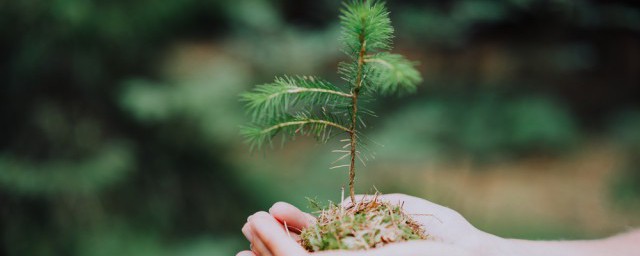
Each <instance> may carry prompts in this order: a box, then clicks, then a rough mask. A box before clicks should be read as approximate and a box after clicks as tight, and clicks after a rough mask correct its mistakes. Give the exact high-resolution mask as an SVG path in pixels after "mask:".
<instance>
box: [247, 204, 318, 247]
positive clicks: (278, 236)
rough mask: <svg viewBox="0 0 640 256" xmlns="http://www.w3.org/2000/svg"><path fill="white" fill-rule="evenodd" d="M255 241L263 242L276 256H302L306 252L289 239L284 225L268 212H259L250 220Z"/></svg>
mask: <svg viewBox="0 0 640 256" xmlns="http://www.w3.org/2000/svg"><path fill="white" fill-rule="evenodd" d="M249 224H250V226H251V230H253V235H254V237H253V240H254V241H261V242H262V243H263V244H264V245H265V247H266V248H267V249H268V250H269V251H270V252H271V254H273V255H275V256H300V255H305V254H306V252H305V250H304V249H302V247H301V246H300V245H299V244H297V243H296V242H295V241H294V240H293V239H291V238H289V236H288V235H287V233H286V232H285V230H284V229H283V228H282V225H280V223H279V222H278V221H277V220H276V219H275V218H274V217H273V216H271V215H269V214H268V213H266V212H258V213H256V214H254V215H253V216H251V217H250V218H249Z"/></svg>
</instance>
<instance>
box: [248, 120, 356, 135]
mask: <svg viewBox="0 0 640 256" xmlns="http://www.w3.org/2000/svg"><path fill="white" fill-rule="evenodd" d="M313 123H317V124H324V125H329V126H333V127H335V128H338V129H340V130H343V131H345V132H351V130H350V129H349V128H347V127H344V126H342V125H339V124H336V123H334V122H330V121H326V120H317V119H308V120H302V121H289V122H284V123H279V124H276V125H274V126H271V127H269V128H266V129H263V130H262V131H261V133H263V134H264V133H270V132H271V131H273V130H277V129H280V128H283V127H287V126H293V125H300V126H303V125H305V124H313Z"/></svg>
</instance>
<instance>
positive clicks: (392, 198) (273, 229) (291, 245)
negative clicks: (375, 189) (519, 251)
mask: <svg viewBox="0 0 640 256" xmlns="http://www.w3.org/2000/svg"><path fill="white" fill-rule="evenodd" d="M362 197H363V196H358V200H360V199H362ZM379 200H383V201H387V202H389V203H392V204H402V205H403V208H404V210H405V212H406V213H407V214H410V215H413V217H414V219H415V220H416V221H417V222H418V223H420V224H422V225H423V227H424V228H425V230H426V232H427V233H428V235H429V236H430V237H431V239H430V240H426V241H411V242H405V243H395V244H390V245H387V246H384V247H382V248H379V249H374V250H368V251H359V252H345V251H329V252H319V253H313V254H310V253H307V252H306V251H305V250H304V249H303V248H302V247H301V246H300V245H299V244H298V242H297V240H299V233H300V230H301V229H303V228H305V227H307V226H309V225H311V224H313V223H314V221H315V218H313V217H312V216H310V215H308V214H306V213H304V212H302V211H300V210H299V209H298V208H296V207H294V206H292V205H290V204H287V203H276V204H274V205H273V207H271V209H270V210H269V212H270V214H268V213H266V212H258V213H256V214H254V215H252V216H250V217H249V219H248V221H247V224H245V226H244V227H243V228H242V232H243V233H244V234H245V236H246V237H247V239H248V240H249V241H250V242H251V245H252V251H243V252H240V253H238V256H302V255H313V256H320V255H324V256H330V255H345V256H365V255H391V254H392V255H398V256H411V255H426V256H428V255H459V256H463V255H483V254H490V253H489V252H488V249H490V248H493V247H492V246H490V244H492V243H498V242H499V240H500V239H499V238H498V237H495V236H493V235H490V234H487V233H485V232H482V231H480V230H478V229H476V228H475V227H473V226H472V225H471V224H470V223H469V222H468V221H467V220H466V219H464V217H462V215H460V214H459V213H457V212H456V211H454V210H451V209H449V208H446V207H443V206H440V205H437V204H434V203H431V202H429V201H427V200H424V199H420V198H417V197H412V196H407V195H402V194H389V195H382V196H379ZM349 203H350V202H349V201H347V202H345V204H349ZM285 224H286V226H287V229H285Z"/></svg>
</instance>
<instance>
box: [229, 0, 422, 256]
mask: <svg viewBox="0 0 640 256" xmlns="http://www.w3.org/2000/svg"><path fill="white" fill-rule="evenodd" d="M340 21H341V25H342V38H341V40H342V42H343V46H342V51H343V52H344V53H345V54H346V55H347V56H348V59H347V60H346V61H344V62H341V63H339V65H338V73H339V74H340V76H341V77H342V79H343V80H344V81H345V84H344V85H341V86H336V85H334V84H332V83H330V82H328V81H326V80H323V79H321V78H318V77H314V76H283V77H276V79H275V81H274V82H273V83H269V84H263V85H258V86H257V87H256V88H255V89H254V90H253V91H251V92H247V93H244V94H242V96H241V98H242V100H243V101H244V102H246V108H247V110H248V112H249V113H250V115H251V118H252V124H251V125H249V126H246V127H244V128H243V129H242V134H243V135H244V136H245V137H246V138H247V140H248V142H249V143H250V144H251V148H252V149H253V148H261V147H263V146H265V144H269V145H271V144H272V143H273V141H272V140H273V138H274V137H275V136H276V135H277V134H282V137H281V138H282V142H283V143H284V141H285V140H286V139H287V138H294V137H295V136H299V135H311V136H314V137H316V138H317V139H318V140H319V141H321V142H326V141H327V140H329V139H331V138H333V137H335V136H344V137H343V138H342V139H341V140H340V141H342V142H345V143H346V144H345V145H344V147H342V148H341V149H338V150H334V152H339V153H341V154H342V155H341V156H340V157H339V158H338V159H337V160H336V161H335V162H334V163H338V164H336V165H335V166H333V167H331V169H336V168H348V170H349V196H350V198H351V202H352V203H351V205H350V206H344V205H337V204H330V205H329V206H328V207H327V208H325V209H323V210H321V211H319V213H320V214H319V217H318V221H317V222H316V224H315V225H312V226H310V227H306V228H305V229H304V230H301V233H300V238H301V241H300V244H301V245H302V246H303V247H304V248H305V249H307V250H308V251H311V252H313V251H323V250H334V249H346V250H363V249H364V250H366V249H371V248H377V247H380V246H383V245H385V244H387V243H392V242H400V241H407V240H415V239H427V238H428V236H427V235H426V233H425V231H424V230H423V229H422V227H421V226H420V225H418V224H417V223H416V222H415V221H414V220H413V219H412V218H411V216H410V215H409V214H406V213H405V212H404V211H403V209H402V207H401V206H398V205H393V204H391V203H389V202H382V201H380V200H378V199H377V196H375V197H374V198H373V199H366V198H365V199H362V200H361V201H356V199H355V191H354V181H355V175H356V159H359V161H362V163H363V164H364V161H363V160H362V159H363V158H364V159H367V158H368V157H367V156H366V155H364V156H363V154H362V152H366V151H367V150H366V149H365V145H366V143H365V142H366V141H364V139H365V138H366V137H365V136H363V135H362V133H361V129H363V128H364V127H365V123H364V121H363V119H362V118H361V116H362V115H374V114H373V112H372V111H370V110H368V109H365V108H363V106H361V105H362V104H361V103H362V102H363V101H364V100H372V99H374V98H375V96H379V95H393V94H404V93H410V92H413V91H415V89H416V85H417V84H418V83H420V82H421V81H422V78H421V77H420V73H418V71H417V70H416V69H415V68H414V66H415V63H414V62H411V61H409V60H407V59H406V58H404V57H403V56H402V55H398V54H392V53H389V52H388V51H389V50H390V49H391V39H392V37H393V27H391V21H390V20H389V12H388V11H387V9H386V8H385V5H384V3H383V2H381V1H364V0H352V1H350V2H347V3H345V4H344V7H343V9H342V11H341V15H340ZM340 161H348V163H346V164H340V163H339V162H340ZM376 195H377V194H376Z"/></svg>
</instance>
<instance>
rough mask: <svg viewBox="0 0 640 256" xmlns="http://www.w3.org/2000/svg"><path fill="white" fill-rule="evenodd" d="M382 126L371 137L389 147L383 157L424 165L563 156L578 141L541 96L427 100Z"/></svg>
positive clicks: (564, 116)
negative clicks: (460, 159) (459, 159)
mask: <svg viewBox="0 0 640 256" xmlns="http://www.w3.org/2000/svg"><path fill="white" fill-rule="evenodd" d="M382 125H383V126H382V127H381V128H380V129H379V131H380V133H378V134H373V135H371V137H373V138H376V140H379V142H380V143H381V144H382V145H384V147H383V148H381V149H380V150H379V155H380V156H381V157H382V158H390V160H391V159H395V160H394V161H395V162H406V161H411V162H419V161H423V158H424V157H429V158H431V160H432V161H434V160H435V161H437V160H439V159H442V158H444V159H445V160H449V161H451V160H454V159H455V158H457V157H459V156H460V155H461V154H462V155H464V154H469V155H470V156H471V157H472V158H473V159H474V160H475V161H478V162H487V161H495V160H497V159H504V158H507V159H508V158H513V157H519V156H523V155H528V154H532V153H548V154H558V153H561V152H566V151H567V150H568V149H570V148H571V147H572V146H573V145H575V143H577V139H578V138H579V131H578V130H577V127H576V123H575V120H573V118H572V117H571V115H570V114H569V113H568V112H567V111H566V108H565V107H563V106H562V105H560V104H559V103H557V102H556V101H553V100H551V99H549V98H548V97H542V96H515V97H514V96H512V95H500V94H495V93H483V94H474V95H469V96H468V97H464V96H462V97H461V96H460V95H449V96H440V97H438V96H434V97H433V98H429V97H427V98H425V99H424V100H419V101H418V102H416V103H414V104H410V105H408V106H406V107H404V108H400V109H398V111H397V113H396V114H395V115H393V116H388V117H386V118H385V120H384V122H383V124H382ZM398 131H402V132H398ZM452 158H453V159H452Z"/></svg>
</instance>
